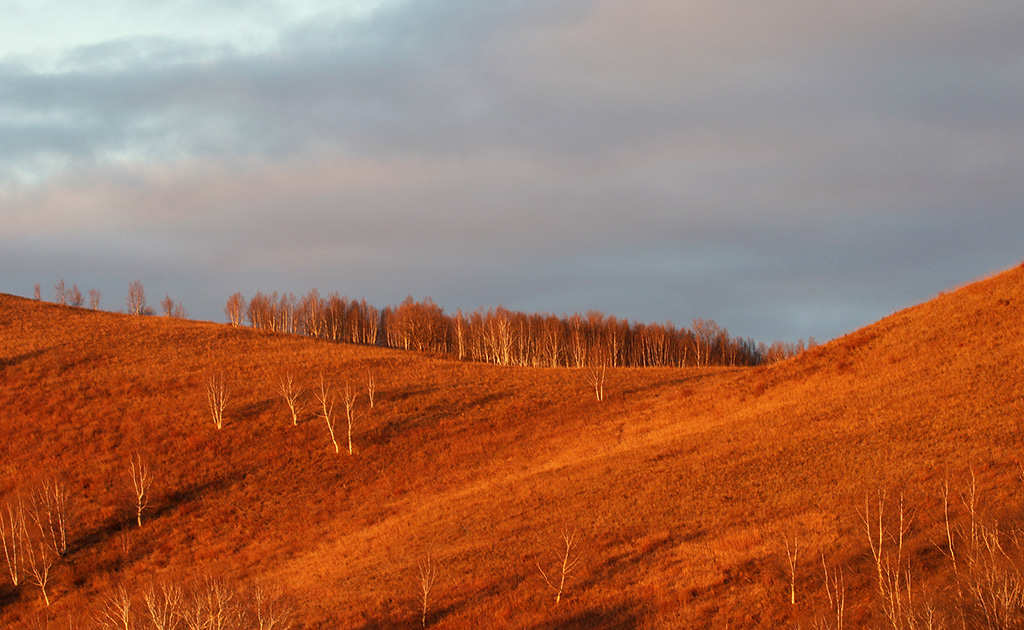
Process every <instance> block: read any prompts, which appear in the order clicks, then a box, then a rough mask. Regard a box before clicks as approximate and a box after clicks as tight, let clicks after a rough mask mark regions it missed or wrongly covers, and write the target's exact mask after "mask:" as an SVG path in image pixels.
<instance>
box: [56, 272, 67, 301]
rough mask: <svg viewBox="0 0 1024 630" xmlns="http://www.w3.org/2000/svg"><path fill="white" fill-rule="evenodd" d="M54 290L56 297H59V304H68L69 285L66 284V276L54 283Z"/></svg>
mask: <svg viewBox="0 0 1024 630" xmlns="http://www.w3.org/2000/svg"><path fill="white" fill-rule="evenodd" d="M53 291H54V294H55V297H56V298H57V299H56V301H57V304H60V305H61V306H67V304H68V290H67V287H65V286H64V278H61V279H60V280H59V281H57V284H55V285H53Z"/></svg>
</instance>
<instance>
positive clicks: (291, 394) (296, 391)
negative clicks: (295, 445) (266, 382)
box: [277, 372, 303, 426]
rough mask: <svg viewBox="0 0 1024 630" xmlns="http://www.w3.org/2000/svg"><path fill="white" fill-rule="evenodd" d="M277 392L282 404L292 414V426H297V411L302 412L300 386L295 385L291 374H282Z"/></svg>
mask: <svg viewBox="0 0 1024 630" xmlns="http://www.w3.org/2000/svg"><path fill="white" fill-rule="evenodd" d="M277 391H278V392H279V393H280V394H281V396H282V397H283V398H284V402H285V403H286V404H287V405H288V409H289V410H290V411H291V412H292V426H295V425H297V424H299V411H301V410H302V406H301V404H300V403H299V396H301V395H302V391H303V390H302V387H301V386H299V385H296V384H295V379H294V378H293V377H292V373H291V372H287V373H285V374H283V375H282V376H281V378H280V380H278V383H277Z"/></svg>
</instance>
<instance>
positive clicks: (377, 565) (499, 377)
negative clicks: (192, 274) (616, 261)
mask: <svg viewBox="0 0 1024 630" xmlns="http://www.w3.org/2000/svg"><path fill="white" fill-rule="evenodd" d="M1022 333H1024V268H1021V267H1018V268H1014V269H1011V270H1008V271H1006V272H1003V273H1001V274H998V275H995V276H993V277H991V278H988V279H984V280H981V281H979V282H976V283H974V284H971V285H969V286H967V287H964V288H961V289H959V290H956V291H952V292H950V293H947V294H943V295H941V296H939V297H937V298H935V299H934V300H931V301H929V302H927V303H924V304H921V305H918V306H914V307H912V308H908V309H906V310H903V311H900V312H898V313H895V314H893V315H892V316H890V317H887V318H885V319H883V320H881V321H880V322H878V323H876V324H873V325H871V326H868V327H866V328H864V329H862V330H859V331H856V332H854V333H851V334H849V335H847V336H845V337H842V338H840V339H837V340H834V341H832V342H830V343H828V344H825V345H822V346H819V347H817V348H814V349H812V350H809V351H807V352H805V353H803V354H802V355H800V356H798V357H796V358H795V359H791V360H788V361H784V362H782V363H778V364H775V365H771V366H762V367H757V368H703V369H698V368H691V369H609V370H608V372H607V380H606V385H605V392H606V394H605V399H604V400H603V401H600V402H599V401H597V400H596V397H595V395H594V390H593V387H592V386H591V384H590V383H589V381H588V374H587V373H585V371H584V370H581V369H560V368H557V369H556V368H514V367H502V366H493V365H484V364H476V363H467V362H459V361H455V360H452V359H449V358H442V357H437V356H431V355H425V354H419V353H411V352H402V351H395V350H385V349H381V348H374V347H367V346H358V345H346V344H334V343H329V342H324V341H316V340H312V339H308V338H303V337H297V336H286V335H275V334H265V333H258V332H255V331H252V330H251V329H246V328H233V327H230V326H227V325H219V324H212V323H202V322H191V321H184V320H179V319H172V318H162V317H144V316H129V315H119V314H112V313H104V312H93V311H88V310H84V309H72V308H66V307H61V306H57V305H54V304H47V303H41V302H36V301H32V300H26V299H22V298H17V297H13V296H6V295H4V296H0V443H2V444H3V451H2V453H3V457H2V458H0V513H2V514H3V515H5V516H4V518H6V519H7V521H6V522H8V523H9V522H10V518H9V515H10V514H12V513H14V512H16V511H17V510H16V509H15V508H16V507H17V506H18V505H23V506H27V507H25V512H26V513H27V514H30V513H31V512H32V510H31V509H30V506H31V499H32V497H38V496H40V495H41V493H40V488H42V487H43V484H44V483H48V482H49V483H52V482H56V483H58V484H60V485H61V486H62V487H64V488H66V489H67V491H68V496H69V514H70V518H69V520H68V527H67V551H66V554H65V555H64V557H58V558H54V559H53V563H52V567H51V569H50V573H49V574H48V576H47V579H46V591H47V593H46V596H47V597H48V599H49V600H50V603H49V605H48V606H47V605H46V604H45V602H44V598H43V594H42V589H41V588H40V587H39V585H38V584H36V583H34V582H38V581H40V580H38V579H33V578H32V577H31V576H30V575H27V574H25V575H22V576H21V580H20V581H19V584H18V585H17V586H14V585H13V584H12V580H11V579H10V575H9V573H10V572H9V571H8V565H7V564H5V563H4V558H3V557H0V569H2V571H0V627H4V628H7V627H10V628H20V627H26V628H33V629H34V628H43V627H48V628H92V627H122V628H124V627H126V625H125V624H128V627H135V628H159V626H158V625H157V624H156V623H154V620H153V616H152V615H151V614H150V612H149V610H148V609H147V606H146V601H145V597H144V596H145V594H146V593H147V592H149V591H151V592H153V593H157V594H159V593H160V592H166V591H167V590H173V589H171V587H172V586H177V587H180V588H181V589H183V595H182V600H181V603H180V604H178V610H179V611H185V610H193V611H198V610H199V609H200V608H202V609H203V610H206V611H207V612H206V613H204V614H207V616H208V617H209V616H212V615H213V614H214V613H213V612H211V610H212V609H213V608H217V607H218V606H219V608H218V610H220V611H222V612H225V611H226V612H229V613H231V614H232V615H234V616H235V617H238V615H239V614H241V613H239V612H238V611H241V610H243V609H244V610H245V611H247V612H246V614H247V615H248V616H247V618H246V624H247V625H244V626H242V625H241V624H238V623H235V622H234V621H230V620H229V621H230V622H229V621H223V620H222V621H223V623H222V625H221V626H218V627H220V628H224V629H225V630H227V629H228V628H233V627H246V628H250V627H251V628H260V627H262V628H270V627H275V628H285V627H292V628H310V629H314V628H315V629H327V628H332V629H333V628H361V629H366V630H369V629H371V628H416V627H421V626H423V625H426V626H428V627H432V628H452V629H456V628H536V629H554V628H797V627H801V628H813V627H822V628H826V627H831V628H840V627H848V628H862V627H869V628H873V627H877V628H928V627H931V628H940V627H948V628H974V627H983V628H1018V627H1022V623H1024V562H1021V558H1022V555H1024V553H1022V551H1021V549H1020V548H1019V546H1018V544H1017V543H1018V527H1024V519H1022V518H1021V516H1022V515H1024V512H1022V509H1024V481H1022V479H1021V475H1022V470H1024V469H1022V467H1021V461H1024V454H1022V447H1024V436H1022V429H1024V427H1022V424H1024V335H1022ZM288 373H290V374H292V375H293V377H294V379H295V382H296V383H297V384H298V385H299V386H301V387H303V388H304V389H305V391H304V392H303V393H302V394H301V396H300V403H301V404H302V405H304V407H303V409H302V410H301V411H300V413H299V416H298V424H297V425H293V424H292V418H291V413H290V411H289V409H288V407H287V405H286V404H285V400H284V398H283V397H282V396H281V394H280V393H279V392H278V384H279V379H280V377H281V376H282V375H285V374H288ZM370 376H372V377H373V379H374V382H375V397H374V405H373V407H372V408H371V407H370V405H369V397H368V392H367V381H368V378H369V377H370ZM321 378H322V379H323V383H324V384H325V386H326V387H327V388H328V389H329V390H330V391H329V392H328V394H329V397H330V396H333V398H334V399H335V401H336V404H335V407H334V414H333V415H334V417H335V418H336V419H337V420H336V424H335V432H336V434H337V437H338V443H339V445H340V449H339V450H340V453H338V452H335V448H334V446H333V445H332V442H331V438H330V435H329V433H328V428H327V424H326V423H325V421H324V419H323V418H322V417H321V413H320V406H318V405H317V402H316V399H315V397H314V390H315V389H316V388H317V387H319V385H320V382H321ZM211 379H214V380H216V381H218V382H220V383H223V385H224V388H225V392H226V394H227V396H226V404H225V407H224V423H223V427H222V428H220V429H218V428H216V427H215V426H214V422H213V420H212V414H211V411H210V406H209V404H208V401H207V391H206V390H207V385H208V384H209V382H210V380H211ZM346 387H348V388H349V391H350V392H351V393H352V394H353V395H354V396H355V398H354V402H353V407H352V412H353V423H352V444H353V453H352V454H351V455H349V453H348V450H347V423H346V409H345V390H346ZM132 461H136V462H142V463H144V464H145V466H146V467H147V469H148V471H149V474H150V477H149V478H150V479H151V485H149V486H148V487H147V492H146V505H145V508H144V509H143V510H142V513H141V527H140V526H139V525H138V520H137V519H138V510H137V508H138V505H137V501H136V499H137V497H136V495H135V494H134V488H133V485H132V473H131V462H132ZM944 498H945V501H944ZM901 504H902V508H903V510H902V516H903V519H902V525H901V521H900V515H901V511H900V506H901ZM880 505H881V506H882V515H881V519H880V520H879V514H878V511H879V506H880ZM9 506H13V507H12V508H11V509H8V507H9ZM865 516H866V517H867V524H868V525H869V526H870V527H865ZM26 523H27V524H26V526H25V528H24V529H25V530H26V532H27V537H26V538H27V540H28V541H32V540H36V541H37V544H38V539H39V538H40V536H39V534H38V532H36V531H35V530H38V529H39V528H38V527H37V526H36V525H35V524H34V522H33V521H32V519H31V518H27V520H26ZM33 528H35V529H33ZM880 529H881V535H880V536H879V531H880ZM7 530H8V531H11V530H10V527H8V528H7ZM563 534H569V535H570V536H571V537H570V540H574V541H575V544H574V545H573V547H572V549H571V550H570V554H569V557H568V560H569V561H576V562H575V566H574V567H573V570H572V571H570V572H569V574H568V575H567V576H566V578H565V580H564V584H563V588H562V593H561V597H560V601H559V602H558V603H557V604H556V601H555V600H556V590H557V587H558V586H559V584H560V583H561V579H560V578H561V576H560V573H561V571H560V566H561V562H562V558H560V554H564V551H565V542H564V540H563ZM572 536H574V537H572ZM794 549H795V554H794V553H792V552H793V550H794ZM791 559H792V563H791V562H790V560H791ZM540 569H543V571H544V573H546V578H545V576H544V575H543V574H542V572H541V570H540ZM431 576H433V580H432V581H430V580H429V579H428V582H430V589H429V592H428V594H427V598H426V599H427V602H426V607H425V608H426V610H425V614H424V605H423V589H422V586H423V578H424V577H426V578H430V577H431ZM826 577H827V578H828V579H826ZM549 582H550V584H549ZM1014 589H1017V590H1016V592H1015V591H1014ZM256 592H259V593H261V594H262V595H263V598H262V599H261V600H260V602H261V604H260V606H259V612H260V613H261V616H262V619H263V621H264V624H263V626H260V625H259V619H258V615H257V606H256V603H255V602H256V597H255V596H254V593H256ZM229 598H230V601H229ZM794 600H795V603H794ZM211 602H213V603H211ZM215 604H216V605H215ZM190 607H191V608H190ZM125 610H127V615H124V614H122V615H121V616H120V617H118V616H117V615H116V614H112V613H116V612H124V611H125ZM268 610H269V611H270V613H271V614H268ZM275 612H285V613H287V615H286V616H285V617H286V618H285V617H282V618H281V622H282V623H281V624H280V625H277V626H272V625H271V624H270V623H269V622H270V621H272V619H271V616H272V614H273V613H275ZM182 615H184V616H179V617H177V618H176V619H177V620H178V622H179V623H178V625H177V626H176V627H177V628H179V629H185V628H190V627H192V626H191V625H189V624H190V623H192V622H193V621H195V619H193V617H196V618H197V617H198V616H199V615H198V614H197V615H192V616H191V617H190V616H188V615H185V614H184V613H182ZM115 617H116V619H115ZM224 619H226V617H224ZM284 622H287V623H284ZM232 624H233V625H232ZM289 624H290V625H289ZM929 624H930V625H929ZM173 627H175V626H164V628H173Z"/></svg>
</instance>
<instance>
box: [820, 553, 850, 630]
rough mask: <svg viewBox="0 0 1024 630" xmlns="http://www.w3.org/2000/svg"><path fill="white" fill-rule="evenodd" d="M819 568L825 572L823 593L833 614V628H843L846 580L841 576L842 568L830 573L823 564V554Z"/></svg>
mask: <svg viewBox="0 0 1024 630" xmlns="http://www.w3.org/2000/svg"><path fill="white" fill-rule="evenodd" d="M821 568H822V569H823V570H824V572H825V594H826V595H828V604H829V607H830V608H831V609H832V613H833V614H834V615H835V626H834V627H835V630H843V626H844V623H845V621H846V580H845V579H844V578H843V570H842V569H841V568H839V569H836V570H834V571H832V572H831V573H830V572H829V570H828V565H826V564H825V554H822V555H821Z"/></svg>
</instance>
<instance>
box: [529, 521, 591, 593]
mask: <svg viewBox="0 0 1024 630" xmlns="http://www.w3.org/2000/svg"><path fill="white" fill-rule="evenodd" d="M562 542H563V546H562V548H561V551H559V553H558V565H557V567H556V569H555V570H556V571H558V574H557V575H556V574H555V572H554V571H552V576H551V578H549V577H548V574H547V573H546V572H545V571H544V569H543V568H541V566H540V562H535V563H534V564H536V565H537V570H538V571H540V574H541V576H542V577H543V578H544V582H545V583H546V584H547V585H548V587H550V588H551V590H553V591H554V592H555V604H558V603H559V602H561V601H562V593H563V592H565V579H566V578H567V577H569V576H570V575H572V572H573V571H575V570H576V569H577V568H578V567H579V565H580V556H579V553H578V552H577V551H576V546H577V545H578V544H579V542H580V538H579V535H578V534H577V533H576V532H575V531H573V532H570V531H569V530H567V529H566V530H562ZM553 579H554V580H555V581H557V586H556V585H555V581H552V580H553Z"/></svg>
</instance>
